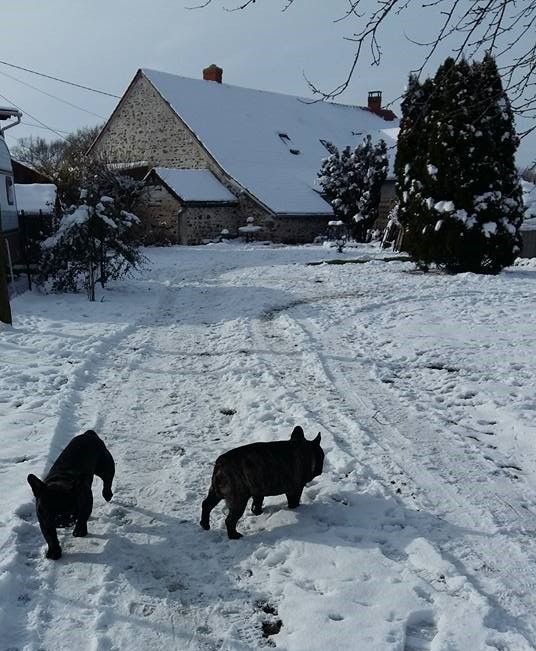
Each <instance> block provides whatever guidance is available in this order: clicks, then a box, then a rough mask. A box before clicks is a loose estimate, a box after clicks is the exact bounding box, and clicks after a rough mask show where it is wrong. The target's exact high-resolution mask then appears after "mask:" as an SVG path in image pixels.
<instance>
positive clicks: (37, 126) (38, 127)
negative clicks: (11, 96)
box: [20, 120, 70, 133]
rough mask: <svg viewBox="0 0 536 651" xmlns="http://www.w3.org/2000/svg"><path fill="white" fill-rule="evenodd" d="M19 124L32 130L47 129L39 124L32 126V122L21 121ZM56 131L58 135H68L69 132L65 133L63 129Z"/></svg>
mask: <svg viewBox="0 0 536 651" xmlns="http://www.w3.org/2000/svg"><path fill="white" fill-rule="evenodd" d="M20 123H21V124H24V125H25V126H27V127H33V128H34V129H46V130H47V131H48V127H42V126H41V125H40V124H33V122H26V120H21V121H20ZM56 131H59V132H60V133H70V132H69V131H65V129H56Z"/></svg>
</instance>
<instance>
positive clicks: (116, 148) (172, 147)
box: [93, 74, 219, 172]
mask: <svg viewBox="0 0 536 651" xmlns="http://www.w3.org/2000/svg"><path fill="white" fill-rule="evenodd" d="M93 151H94V152H95V153H96V154H98V155H101V156H103V157H104V158H105V159H106V160H107V161H109V162H112V163H130V162H134V161H147V162H148V163H149V165H150V166H157V165H160V166H162V167H179V168H192V169H203V168H209V169H211V170H212V171H214V169H213V168H214V164H213V162H212V159H211V158H210V156H209V155H208V153H207V152H206V151H205V149H203V147H202V146H201V145H200V143H199V142H198V140H197V139H196V138H195V136H194V135H193V134H192V132H191V131H190V130H189V129H188V127H187V126H186V125H185V124H184V122H183V121H182V120H181V119H180V118H179V117H178V115H177V114H176V113H175V112H174V111H173V110H172V109H171V108H170V106H169V105H168V104H167V103H166V102H165V101H164V100H163V99H162V97H161V96H160V95H159V93H158V92H157V91H156V90H155V89H154V87H153V86H152V84H151V83H150V82H149V81H148V80H147V79H146V78H145V77H144V76H143V75H141V74H140V75H138V77H137V78H136V80H135V81H134V82H133V83H132V85H131V86H130V88H129V89H128V91H127V92H126V93H125V95H124V97H123V99H122V100H121V102H120V103H119V106H118V107H117V109H116V111H115V114H114V115H113V117H112V118H111V120H110V121H109V122H108V124H107V126H106V127H105V128H104V131H103V132H102V133H101V135H100V137H99V139H98V140H97V142H96V144H95V146H94V148H93ZM218 172H219V170H218Z"/></svg>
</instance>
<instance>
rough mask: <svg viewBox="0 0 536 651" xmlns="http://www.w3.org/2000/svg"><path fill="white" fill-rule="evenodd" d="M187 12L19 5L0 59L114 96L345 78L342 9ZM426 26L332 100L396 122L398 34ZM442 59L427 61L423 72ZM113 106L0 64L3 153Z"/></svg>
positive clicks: (402, 66)
mask: <svg viewBox="0 0 536 651" xmlns="http://www.w3.org/2000/svg"><path fill="white" fill-rule="evenodd" d="M194 4H196V1H195V0H153V1H152V2H151V4H150V8H148V7H149V5H147V4H146V3H141V2H134V1H127V0H113V2H110V0H108V1H106V2H105V1H104V0H93V2H91V3H88V2H84V1H82V0H48V1H47V2H46V3H43V2H39V1H36V0H22V1H21V2H19V3H17V4H15V3H12V4H9V5H7V6H5V7H3V8H2V18H1V20H2V23H3V24H2V41H1V47H0V60H1V61H4V62H7V63H11V64H15V65H18V66H22V67H26V68H30V69H32V70H37V71H39V72H43V73H45V74H48V75H52V76H57V77H60V78H62V79H66V80H70V81H73V82H75V83H78V84H82V85H86V86H90V87H92V88H96V89H99V90H104V91H107V92H109V93H112V94H115V95H121V94H122V93H123V92H124V90H125V89H126V87H127V86H128V84H129V82H130V81H131V79H132V77H133V76H134V74H135V72H136V70H137V69H138V68H140V67H146V68H154V69H157V70H163V71H165V72H171V73H174V74H178V75H182V76H186V77H194V78H200V77H201V71H202V69H203V68H204V67H206V66H207V65H209V64H211V63H216V64H217V65H219V66H220V67H222V68H223V70H224V82H226V83H229V84H234V85H238V86H246V87H249V88H258V89H262V90H272V91H278V92H283V93H289V94H293V95H301V96H305V97H309V96H311V91H310V89H309V86H308V84H307V80H306V79H307V78H308V79H310V80H311V81H312V82H313V83H314V84H315V85H316V86H317V87H319V88H321V89H322V90H325V91H330V90H332V89H333V88H334V87H336V86H337V85H338V84H339V83H340V82H341V81H343V80H344V79H345V76H346V73H347V70H348V67H349V65H350V63H351V60H352V53H353V45H354V44H353V43H351V42H350V41H348V40H346V39H345V37H348V36H351V35H352V33H353V32H354V31H355V29H356V23H355V21H356V19H355V18H352V19H347V20H342V21H339V22H336V20H337V19H338V18H340V17H341V16H342V15H343V14H344V9H345V7H346V6H347V0H329V2H327V1H324V0H295V2H294V4H293V5H292V6H291V7H290V8H289V9H288V10H287V11H285V12H282V8H283V7H284V6H285V3H284V2H283V0H270V1H269V2H268V1H265V2H262V1H261V0H259V1H258V2H257V3H255V4H254V5H252V6H250V7H248V8H247V9H245V10H244V11H235V12H229V11H225V10H224V7H233V6H236V5H235V3H233V0H213V2H212V4H210V5H209V6H208V7H206V8H204V9H196V10H192V9H188V7H189V6H192V5H194ZM419 4H420V3H419ZM352 21H353V22H352ZM436 26H437V15H434V14H433V13H432V12H428V13H422V12H419V13H418V14H417V13H413V14H411V13H410V14H407V15H405V17H404V18H403V19H402V18H395V19H394V20H393V21H392V22H391V24H390V25H387V27H386V29H385V31H384V33H383V39H382V41H381V45H382V49H383V58H382V62H381V65H380V66H372V65H371V64H370V60H369V59H368V58H367V57H365V58H364V59H363V62H362V64H361V66H360V67H359V69H358V70H357V71H356V73H355V74H354V76H353V78H352V81H351V84H350V86H349V88H348V89H347V90H346V92H345V93H344V94H343V95H341V96H340V97H339V98H338V100H337V101H341V102H343V103H346V104H358V105H363V104H366V101H367V93H368V91H369V90H381V91H382V92H383V98H384V104H385V103H388V102H393V106H392V107H393V109H394V110H395V112H397V113H399V103H398V101H397V98H399V97H400V95H401V93H402V92H403V90H404V86H405V84H406V81H407V77H408V73H409V71H410V70H411V69H413V68H415V67H416V66H417V65H418V63H419V61H420V59H421V58H422V56H423V49H422V48H419V47H418V46H416V45H414V44H412V43H410V41H409V40H408V39H407V38H406V35H407V36H409V37H411V38H414V39H417V40H419V39H420V40H424V39H426V38H427V37H429V35H430V34H432V33H433V32H434V29H435V27H436ZM447 54H449V51H447V50H444V51H442V52H441V53H440V54H439V55H438V57H436V58H435V59H434V60H432V62H431V66H430V72H433V70H434V68H435V67H437V65H438V64H439V63H440V62H441V60H442V59H443V58H444V56H446V55H447ZM22 82H24V83H22ZM24 84H30V85H31V86H34V87H36V88H39V89H40V90H42V91H45V92H46V93H49V94H52V95H55V96H56V97H57V98H59V99H61V100H63V101H64V102H69V103H71V104H75V105H76V106H77V107H78V108H75V107H73V106H71V105H68V104H65V103H62V102H60V101H58V99H56V98H52V97H49V96H47V95H45V94H43V93H41V92H38V91H36V90H35V89H34V88H30V87H28V86H27V85H24ZM117 101H118V100H117V99H115V98H113V97H107V96H104V95H99V94H96V93H92V92H88V91H83V90H80V89H76V88H73V87H72V86H67V85H64V84H61V83H58V82H55V81H52V80H48V79H44V78H42V77H37V76H35V75H32V74H29V73H27V72H23V71H21V70H16V69H13V68H10V67H8V66H6V65H3V64H0V104H12V105H17V106H18V107H20V108H21V109H22V111H23V113H24V118H23V123H22V124H21V125H19V126H17V127H16V128H14V129H13V130H11V131H8V132H7V133H6V136H7V142H8V145H9V146H10V147H12V146H13V145H15V144H16V140H17V138H20V137H23V136H28V135H30V134H33V135H39V136H43V137H46V138H56V137H57V134H58V133H59V134H63V133H67V132H70V131H73V130H75V129H77V128H79V127H82V126H89V125H95V124H99V123H102V122H104V121H105V119H106V118H108V117H109V115H110V113H111V112H112V111H113V109H114V107H115V106H116V103H117ZM81 109H84V110H81ZM43 125H46V127H50V128H52V129H53V130H54V132H55V133H54V132H52V131H50V130H47V129H46V128H45V127H44V126H43ZM519 126H522V127H523V128H526V125H519ZM534 159H536V134H533V135H532V136H531V137H530V138H528V139H526V140H525V141H523V143H522V145H521V147H520V150H519V152H518V164H519V165H520V166H521V167H523V166H525V165H527V164H528V163H529V162H530V161H532V160H534Z"/></svg>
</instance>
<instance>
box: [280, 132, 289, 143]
mask: <svg viewBox="0 0 536 651" xmlns="http://www.w3.org/2000/svg"><path fill="white" fill-rule="evenodd" d="M277 135H278V136H279V137H280V138H281V140H282V141H283V142H284V143H285V145H288V144H289V142H290V138H289V136H288V134H287V133H278V134H277Z"/></svg>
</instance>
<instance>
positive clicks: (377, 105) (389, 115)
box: [367, 90, 396, 122]
mask: <svg viewBox="0 0 536 651" xmlns="http://www.w3.org/2000/svg"><path fill="white" fill-rule="evenodd" d="M367 108H368V110H369V111H370V112H371V113H375V114H376V115H379V116H380V117H381V118H383V119H384V120H387V121H388V122H391V121H392V120H395V119H396V115H395V114H394V113H393V111H391V109H385V108H382V91H381V90H370V91H369V94H368V105H367Z"/></svg>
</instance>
